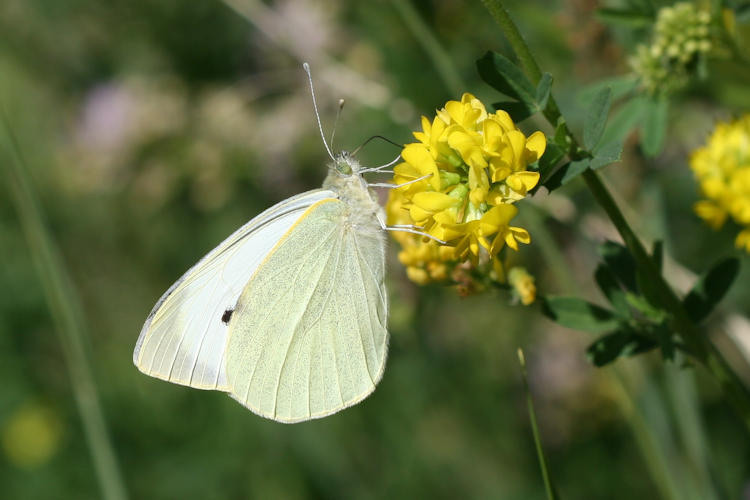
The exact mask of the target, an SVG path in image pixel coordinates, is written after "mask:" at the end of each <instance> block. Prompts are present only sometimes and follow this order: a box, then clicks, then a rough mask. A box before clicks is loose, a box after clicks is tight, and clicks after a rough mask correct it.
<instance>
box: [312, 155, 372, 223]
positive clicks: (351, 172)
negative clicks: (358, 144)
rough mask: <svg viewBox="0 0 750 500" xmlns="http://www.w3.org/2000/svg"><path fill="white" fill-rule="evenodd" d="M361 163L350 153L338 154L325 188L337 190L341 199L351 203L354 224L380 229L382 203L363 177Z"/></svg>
mask: <svg viewBox="0 0 750 500" xmlns="http://www.w3.org/2000/svg"><path fill="white" fill-rule="evenodd" d="M360 169H361V167H360V165H359V162H358V161H357V160H355V159H354V158H352V157H351V156H350V155H349V154H348V153H346V152H342V153H340V154H338V155H336V159H335V160H334V162H333V163H332V164H331V165H330V167H329V169H328V176H327V177H326V179H325V181H323V189H330V190H331V191H333V192H335V193H336V194H337V195H338V197H339V199H340V200H341V201H343V202H344V203H346V204H347V205H349V207H350V209H351V212H350V220H351V222H352V225H354V226H371V227H372V228H373V229H378V230H379V229H380V223H379V222H378V219H377V214H378V212H379V211H380V205H379V204H378V202H377V199H376V198H375V197H374V195H373V194H372V193H371V192H370V189H369V188H368V187H367V181H365V179H364V178H363V177H362V175H361V174H360V173H359V172H360Z"/></svg>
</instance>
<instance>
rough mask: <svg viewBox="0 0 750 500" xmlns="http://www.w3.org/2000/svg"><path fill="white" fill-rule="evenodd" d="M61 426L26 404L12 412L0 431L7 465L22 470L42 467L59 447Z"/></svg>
mask: <svg viewBox="0 0 750 500" xmlns="http://www.w3.org/2000/svg"><path fill="white" fill-rule="evenodd" d="M61 436H62V424H61V422H60V419H59V417H57V415H56V414H54V413H53V412H52V411H51V410H49V409H48V408H45V407H43V406H40V405H38V404H35V403H27V404H25V405H23V406H21V407H20V408H19V409H18V410H16V411H15V412H14V413H13V414H11V416H10V417H9V418H8V420H6V421H5V423H4V424H3V428H2V445H3V450H4V451H5V455H6V457H7V458H8V461H9V462H11V463H13V464H14V465H16V466H18V467H22V468H27V469H32V468H35V467H39V466H41V465H44V463H46V462H47V461H48V460H49V459H50V458H51V457H52V455H54V453H55V452H56V451H57V449H58V448H59V447H60V438H61Z"/></svg>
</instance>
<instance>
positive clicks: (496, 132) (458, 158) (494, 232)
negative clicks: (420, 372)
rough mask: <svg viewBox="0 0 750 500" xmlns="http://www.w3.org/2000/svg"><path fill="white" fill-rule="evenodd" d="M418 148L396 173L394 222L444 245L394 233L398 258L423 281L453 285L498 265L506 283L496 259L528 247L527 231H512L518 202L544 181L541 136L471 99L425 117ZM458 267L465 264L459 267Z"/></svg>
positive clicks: (406, 154)
mask: <svg viewBox="0 0 750 500" xmlns="http://www.w3.org/2000/svg"><path fill="white" fill-rule="evenodd" d="M414 136H415V137H416V138H417V140H418V141H419V142H416V143H412V144H407V145H406V146H405V147H404V150H403V152H402V154H401V156H402V158H403V159H404V162H403V163H401V164H399V165H397V166H396V167H395V169H394V182H395V183H396V184H405V185H404V186H402V187H400V188H397V189H393V190H392V191H391V195H390V198H389V200H388V205H387V207H386V210H387V213H388V222H389V224H392V225H395V224H413V225H415V226H416V227H417V228H418V230H419V231H421V232H424V233H427V234H429V235H431V236H433V237H434V238H437V239H439V240H442V241H445V244H444V245H442V244H439V243H438V242H436V241H435V240H432V239H428V238H426V237H424V236H420V235H415V234H410V233H405V232H395V233H394V236H395V238H396V240H397V241H398V242H399V243H400V244H401V247H402V251H401V252H400V254H399V259H400V260H401V262H402V263H403V264H404V265H405V266H406V267H407V274H408V276H409V278H410V279H411V280H413V281H415V282H417V283H420V284H422V283H427V282H430V281H445V280H447V279H449V278H451V279H452V280H453V281H454V282H461V281H462V279H460V278H459V276H457V275H456V273H458V274H460V275H461V276H463V277H465V276H467V275H468V274H470V271H471V269H467V265H466V263H468V264H469V265H468V267H469V268H476V267H477V265H479V264H489V263H491V264H492V268H493V270H494V273H495V276H494V277H495V278H496V279H497V280H499V281H503V280H504V277H503V269H502V265H501V263H500V260H499V259H498V257H497V256H498V253H499V252H500V250H501V249H502V248H503V247H504V246H506V245H507V246H509V247H511V248H513V249H514V250H517V249H518V243H519V242H520V243H529V242H530V237H529V233H528V232H527V231H526V230H525V229H522V228H520V227H514V226H511V225H510V221H511V219H513V217H515V215H516V214H517V213H518V209H517V208H516V207H515V206H514V203H515V202H516V201H518V200H521V199H523V198H524V197H525V196H526V194H527V193H528V191H529V190H531V189H532V188H533V187H534V186H536V185H537V183H538V182H539V173H538V172H534V171H529V170H528V166H529V165H530V164H532V163H534V162H536V161H537V160H538V159H539V158H540V157H541V156H542V154H543V153H544V149H545V147H546V139H545V137H544V134H543V133H542V132H534V133H533V134H531V135H530V136H529V137H526V136H525V135H524V134H523V132H521V131H520V130H519V129H518V128H517V127H516V125H515V124H514V123H513V120H512V119H511V118H510V115H508V113H506V112H505V111H497V112H495V113H492V114H490V113H487V111H486V109H485V107H484V105H483V104H482V103H481V102H480V101H479V100H478V99H477V98H476V97H474V96H473V95H471V94H468V93H467V94H464V95H463V96H462V97H461V100H460V101H449V102H447V103H446V104H445V107H444V108H443V109H441V110H438V111H437V116H435V118H434V119H433V120H432V121H430V120H429V119H427V118H426V117H422V131H421V132H415V133H414ZM458 264H463V265H461V266H458Z"/></svg>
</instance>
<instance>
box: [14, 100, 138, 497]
mask: <svg viewBox="0 0 750 500" xmlns="http://www.w3.org/2000/svg"><path fill="white" fill-rule="evenodd" d="M0 121H2V128H3V129H4V130H3V132H4V133H0V139H2V141H1V142H0V144H1V145H2V146H3V149H5V150H7V155H4V156H6V157H5V158H4V161H3V163H6V164H7V168H8V174H9V175H8V177H9V178H10V183H9V184H10V191H11V194H12V196H13V197H14V201H15V205H16V209H17V210H18V217H19V220H20V223H21V227H22V229H23V231H24V233H25V234H26V239H27V240H28V244H29V250H30V252H31V257H32V259H33V262H34V265H35V266H36V268H37V271H38V272H39V277H40V279H41V282H42V286H43V288H44V293H45V296H46V299H47V303H48V305H49V308H50V312H51V314H52V318H53V320H54V323H55V325H56V328H55V329H56V331H57V333H58V335H59V338H60V343H61V345H62V351H63V354H64V356H65V361H66V365H67V367H68V374H69V376H70V381H71V385H72V388H73V394H74V396H75V401H76V404H77V405H78V411H79V412H80V414H81V420H82V422H83V430H84V433H85V435H86V441H87V443H88V446H89V451H90V452H91V456H92V460H93V462H94V470H95V471H96V476H97V478H98V480H99V486H100V488H101V491H102V497H103V498H105V499H107V500H124V499H125V498H127V493H126V490H125V485H124V482H123V480H122V476H121V473H120V469H119V467H118V464H117V458H116V456H115V453H114V449H113V447H112V443H111V441H110V438H109V435H108V432H107V425H106V422H105V419H104V415H103V413H102V409H101V404H100V402H99V396H98V394H97V391H96V385H95V383H94V377H93V373H92V371H93V370H92V368H91V364H90V362H89V359H88V356H87V355H86V349H85V341H84V339H85V329H84V322H83V319H82V313H81V307H80V303H79V302H78V299H77V294H76V292H75V288H74V286H73V284H72V281H71V279H70V276H69V275H68V274H67V273H66V271H65V267H64V265H63V263H62V259H61V257H60V254H59V252H58V250H57V248H56V246H55V243H54V241H53V239H52V236H51V235H50V233H49V232H48V230H47V228H46V226H45V223H44V217H43V215H42V210H41V208H40V205H39V202H38V200H37V197H36V193H35V191H34V188H33V184H32V181H31V178H30V176H29V175H28V172H27V168H26V165H25V163H24V162H23V160H22V157H21V154H20V149H19V146H18V143H17V141H16V140H15V137H14V136H13V133H12V130H11V127H10V125H9V123H8V121H7V119H6V116H5V114H4V113H3V112H2V110H0Z"/></svg>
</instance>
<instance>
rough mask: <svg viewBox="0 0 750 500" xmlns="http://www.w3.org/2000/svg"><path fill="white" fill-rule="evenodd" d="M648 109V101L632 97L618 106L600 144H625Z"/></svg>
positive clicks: (643, 98)
mask: <svg viewBox="0 0 750 500" xmlns="http://www.w3.org/2000/svg"><path fill="white" fill-rule="evenodd" d="M647 107H648V99H647V98H645V97H641V96H639V97H634V98H633V99H631V100H629V101H627V102H626V103H624V104H623V105H622V106H620V107H619V108H618V109H617V110H616V111H615V112H614V113H613V114H612V118H611V119H610V120H609V121H608V122H607V128H606V129H605V130H604V135H603V136H602V139H601V142H602V144H608V143H611V142H625V139H627V137H628V136H629V135H630V133H631V132H632V131H633V129H635V128H636V126H637V125H638V124H639V123H640V122H641V121H642V120H643V116H644V115H645V114H646V111H647Z"/></svg>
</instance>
